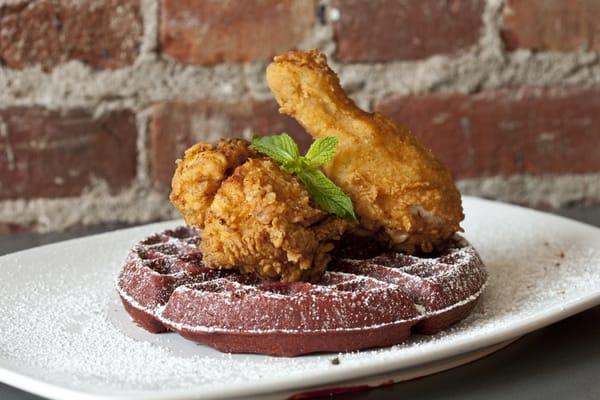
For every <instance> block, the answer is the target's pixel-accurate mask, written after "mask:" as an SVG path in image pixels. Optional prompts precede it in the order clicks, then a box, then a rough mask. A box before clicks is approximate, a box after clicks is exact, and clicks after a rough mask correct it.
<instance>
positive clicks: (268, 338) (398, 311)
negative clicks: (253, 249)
mask: <svg viewBox="0 0 600 400" xmlns="http://www.w3.org/2000/svg"><path fill="white" fill-rule="evenodd" d="M199 240H200V238H199V236H198V233H197V232H196V231H195V230H193V229H191V228H187V227H180V228H177V229H174V230H167V231H165V232H162V233H160V234H156V235H153V236H150V237H148V238H146V239H145V240H143V241H142V242H140V243H139V244H138V245H136V246H135V247H134V248H133V249H132V250H131V252H130V254H129V255H128V258H127V261H126V263H125V266H124V267H123V270H122V271H121V273H120V275H119V278H118V282H117V290H118V293H119V295H120V297H121V300H122V301H123V305H124V306H125V309H126V310H127V312H128V313H129V314H130V315H131V317H132V318H133V320H134V321H135V322H136V323H138V324H139V325H140V326H141V327H143V328H144V329H146V330H148V331H150V332H153V333H160V332H166V331H174V332H177V333H179V334H180V335H182V336H183V337H185V338H187V339H190V340H193V341H195V342H198V343H202V344H206V345H208V346H211V347H214V348H216V349H218V350H220V351H224V352H234V353H259V354H268V355H274V356H296V355H301V354H307V353H315V352H340V351H353V350H359V349H365V348H372V347H382V346H390V345H394V344H398V343H401V342H402V341H404V340H406V339H407V338H408V337H409V336H410V335H411V333H413V332H416V333H426V334H430V333H435V332H438V331H440V330H442V329H445V328H447V327H448V326H450V325H452V324H454V323H456V322H458V321H460V320H462V319H463V318H465V317H466V316H467V315H468V314H469V313H470V311H471V310H472V309H473V307H474V306H475V303H476V301H477V299H478V298H479V296H480V295H481V293H482V291H483V288H484V286H485V283H486V279H487V274H486V272H485V268H484V266H483V263H482V262H481V259H480V258H479V256H478V255H477V252H476V251H475V250H474V249H473V247H472V246H471V245H470V244H469V243H468V242H467V241H466V240H465V239H463V238H461V237H459V236H456V237H455V238H454V239H453V241H452V242H451V243H449V244H448V245H447V247H446V248H444V249H442V250H441V251H440V252H439V253H438V254H437V255H436V256H435V257H417V256H408V255H404V254H401V253H394V252H391V253H390V252H386V251H384V250H383V249H378V248H377V247H376V246H374V245H373V243H372V242H370V241H368V240H367V239H350V240H346V241H344V243H343V244H342V246H341V248H340V250H338V251H337V253H336V254H334V256H333V259H332V262H331V264H330V269H329V270H328V271H326V272H325V274H324V275H323V277H322V278H321V279H320V281H319V282H317V283H308V282H295V283H280V282H270V281H264V280H261V279H260V278H257V277H255V276H244V275H240V274H238V273H236V272H232V271H223V270H214V269H209V268H206V267H205V266H204V265H203V263H202V254H201V253H200V252H199V250H198V248H197V243H198V241H199Z"/></svg>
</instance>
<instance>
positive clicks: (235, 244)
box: [200, 159, 347, 282]
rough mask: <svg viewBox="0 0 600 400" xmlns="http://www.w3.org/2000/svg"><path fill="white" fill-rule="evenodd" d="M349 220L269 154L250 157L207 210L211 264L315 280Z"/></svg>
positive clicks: (206, 248) (205, 246) (205, 237)
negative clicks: (316, 202)
mask: <svg viewBox="0 0 600 400" xmlns="http://www.w3.org/2000/svg"><path fill="white" fill-rule="evenodd" d="M346 227H347V222H346V221H343V220H341V219H339V218H335V217H332V216H329V215H327V214H326V213H325V212H324V211H321V210H319V209H317V208H315V207H314V206H313V204H312V201H311V199H310V197H309V195H308V192H307V191H306V189H305V188H304V187H303V186H302V185H301V184H300V183H299V182H298V181H297V180H296V179H295V178H294V177H292V176H291V175H289V174H288V173H286V172H284V171H282V170H281V168H279V166H277V165H276V164H275V163H274V162H273V161H271V160H270V159H251V160H248V161H247V162H246V163H244V164H243V165H242V166H240V167H238V168H237V169H236V170H235V173H234V174H233V175H232V176H230V177H229V178H227V179H226V180H225V181H224V182H223V183H222V185H221V187H220V189H219V190H218V192H217V194H216V195H215V197H214V200H213V202H212V204H211V206H210V208H209V211H208V213H207V216H206V222H205V228H204V231H203V233H202V243H201V247H200V248H201V250H202V253H203V254H204V261H205V262H206V263H207V264H208V265H209V266H216V267H219V268H226V269H230V268H236V269H239V270H240V271H241V272H242V273H256V274H258V275H260V276H262V277H263V278H278V279H280V280H281V281H283V282H294V281H297V280H317V279H318V278H319V277H320V276H321V274H322V273H323V271H325V268H326V266H327V263H328V262H329V259H330V256H329V252H330V251H331V250H332V249H333V243H332V242H333V241H334V240H337V239H339V238H340V236H341V234H342V233H343V232H344V230H345V229H346Z"/></svg>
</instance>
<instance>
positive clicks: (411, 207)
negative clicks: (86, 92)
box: [267, 50, 463, 252]
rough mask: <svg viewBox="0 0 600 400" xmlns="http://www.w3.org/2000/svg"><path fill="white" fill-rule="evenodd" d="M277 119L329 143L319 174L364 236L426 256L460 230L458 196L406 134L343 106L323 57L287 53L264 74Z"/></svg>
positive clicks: (436, 164)
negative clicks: (349, 206) (333, 144)
mask: <svg viewBox="0 0 600 400" xmlns="http://www.w3.org/2000/svg"><path fill="white" fill-rule="evenodd" d="M267 82H268V84H269V87H270V88H271V91H272V92H273V94H274V96H275V98H276V99H277V102H278V103H279V105H280V107H281V108H280V111H281V112H282V113H285V114H288V115H290V116H292V117H294V118H295V119H296V120H298V122H300V124H302V125H303V126H304V128H305V129H306V130H307V131H308V132H309V133H310V134H311V135H313V136H314V137H316V138H318V137H324V136H331V135H333V136H336V137H337V138H338V139H339V145H338V149H337V151H336V154H335V156H334V158H333V160H332V161H331V162H329V163H328V164H327V165H326V166H325V173H326V174H327V175H328V176H329V177H330V178H331V179H332V180H333V181H334V182H335V183H336V184H337V185H339V186H340V187H341V188H342V189H343V190H344V191H345V192H346V193H348V194H349V195H350V197H351V198H352V200H353V203H354V206H355V211H356V213H357V215H358V217H359V220H360V223H361V226H362V228H363V229H364V230H366V232H368V233H369V234H375V235H377V236H378V237H380V238H382V239H384V240H386V241H389V242H390V243H392V244H394V246H395V247H396V248H399V249H403V250H406V251H410V252H412V251H416V250H423V251H431V250H432V249H433V248H434V247H435V246H436V245H438V244H439V243H441V242H443V241H445V240H446V239H448V238H450V237H451V236H452V235H453V234H454V233H455V232H456V231H458V230H460V226H459V223H460V221H461V220H462V219H463V213H462V207H461V199H460V193H459V192H458V190H457V189H456V186H455V185H454V182H453V180H452V177H451V176H450V173H449V172H448V171H447V170H446V168H445V167H444V166H443V165H442V164H441V163H440V162H439V161H438V160H437V159H436V158H435V157H434V156H433V154H432V153H431V152H430V151H429V150H427V149H424V148H423V147H422V146H421V145H420V144H419V143H418V142H417V140H416V139H415V137H414V136H413V135H412V134H411V133H410V132H409V131H408V130H407V129H405V128H403V127H401V126H399V125H397V124H395V123H394V122H392V121H391V120H389V119H388V118H386V117H385V116H383V115H381V114H379V113H367V112H365V111H363V110H361V109H359V108H358V107H357V106H356V105H355V104H354V102H352V100H350V99H349V98H348V96H347V95H346V93H345V92H344V90H343V89H342V87H341V86H340V83H339V79H338V77H337V76H336V75H335V73H334V72H333V71H332V70H331V69H330V68H329V67H328V66H327V60H326V58H325V56H324V55H322V54H320V53H319V52H317V51H315V50H312V51H310V52H289V53H285V54H283V55H281V56H279V57H276V58H275V60H274V61H273V63H272V64H270V65H269V67H268V68H267Z"/></svg>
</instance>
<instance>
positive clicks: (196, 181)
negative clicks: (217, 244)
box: [169, 139, 256, 229]
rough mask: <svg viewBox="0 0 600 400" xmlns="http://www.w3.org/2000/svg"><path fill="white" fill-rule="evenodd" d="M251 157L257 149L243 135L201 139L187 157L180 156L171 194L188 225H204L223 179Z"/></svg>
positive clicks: (186, 154) (186, 153) (199, 226)
mask: <svg viewBox="0 0 600 400" xmlns="http://www.w3.org/2000/svg"><path fill="white" fill-rule="evenodd" d="M250 157H256V153H255V152H254V151H253V150H252V149H251V148H250V143H248V142H247V141H246V140H243V139H222V140H220V141H219V142H217V143H216V144H215V145H212V144H207V143H197V144H195V145H193V146H192V147H190V148H189V149H187V150H186V151H185V154H184V157H183V160H177V169H176V171H175V174H174V175H173V180H172V181H171V187H172V190H171V195H170V196H169V198H170V200H171V203H173V205H174V206H175V208H177V210H179V212H180V213H181V215H182V216H183V218H184V220H185V222H186V223H187V224H188V225H191V226H195V227H197V228H200V229H202V228H204V221H205V215H206V212H207V211H208V208H209V207H210V205H211V204H212V201H213V198H214V197H215V194H216V193H217V191H218V190H219V188H220V187H221V183H222V182H223V180H224V179H226V178H227V177H228V176H229V175H231V174H232V173H233V171H234V170H235V168H236V167H238V166H239V165H241V164H242V163H244V162H245V161H246V160H247V159H248V158H250Z"/></svg>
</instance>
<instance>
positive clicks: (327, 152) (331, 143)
mask: <svg viewBox="0 0 600 400" xmlns="http://www.w3.org/2000/svg"><path fill="white" fill-rule="evenodd" d="M337 144H338V138H336V137H335V136H327V137H324V138H320V139H317V140H315V141H314V142H313V144H311V145H310V148H309V149H308V151H307V152H306V155H305V158H306V160H307V161H308V165H309V166H310V167H312V168H316V167H319V166H321V165H323V164H325V163H327V162H329V161H330V160H331V159H332V158H333V154H334V153H335V148H336V146H337Z"/></svg>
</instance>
